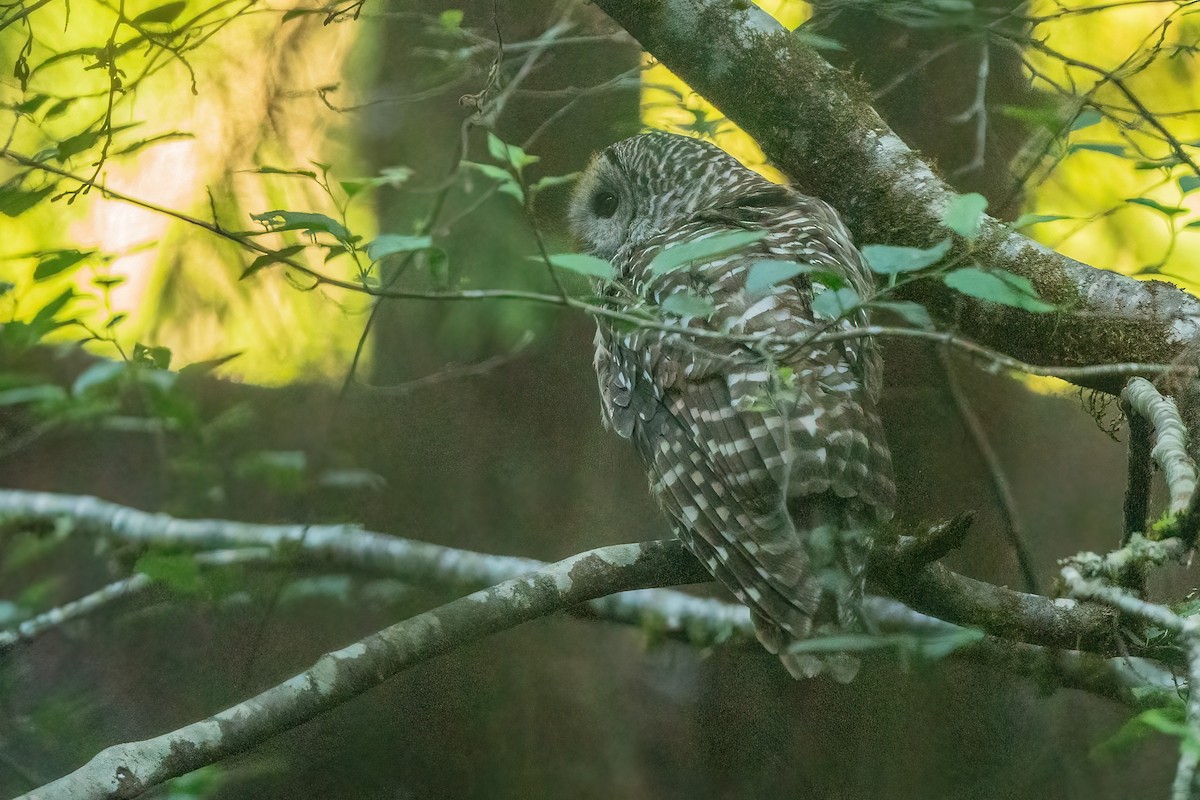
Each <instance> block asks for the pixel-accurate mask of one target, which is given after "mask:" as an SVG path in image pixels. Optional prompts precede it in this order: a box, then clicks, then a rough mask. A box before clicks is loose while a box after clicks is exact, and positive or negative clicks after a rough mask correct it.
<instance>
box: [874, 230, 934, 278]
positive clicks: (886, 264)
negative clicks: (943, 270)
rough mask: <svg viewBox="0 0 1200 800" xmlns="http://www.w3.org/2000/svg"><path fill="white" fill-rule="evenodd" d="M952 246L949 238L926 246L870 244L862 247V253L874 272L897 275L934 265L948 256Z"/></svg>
mask: <svg viewBox="0 0 1200 800" xmlns="http://www.w3.org/2000/svg"><path fill="white" fill-rule="evenodd" d="M950 246H951V245H950V240H949V239H943V240H942V241H940V242H938V243H937V244H935V245H934V246H933V247H926V248H920V247H898V246H894V245H888V244H869V245H867V246H866V247H864V248H863V249H862V254H863V258H864V259H866V262H867V266H868V267H870V268H871V271H872V272H875V273H878V274H880V275H896V274H900V273H905V272H916V271H918V270H922V269H925V268H926V267H931V266H933V265H934V264H936V263H938V262H939V261H941V260H942V259H943V258H945V257H946V254H947V253H949V252H950Z"/></svg>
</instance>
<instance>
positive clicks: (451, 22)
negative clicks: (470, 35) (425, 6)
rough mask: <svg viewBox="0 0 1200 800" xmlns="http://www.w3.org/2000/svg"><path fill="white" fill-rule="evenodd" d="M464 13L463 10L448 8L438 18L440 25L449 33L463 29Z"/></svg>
mask: <svg viewBox="0 0 1200 800" xmlns="http://www.w3.org/2000/svg"><path fill="white" fill-rule="evenodd" d="M462 21H463V12H462V9H461V8H448V9H446V10H445V11H443V12H442V13H441V14H440V15H439V16H438V24H439V25H441V26H442V27H443V28H445V29H446V30H448V31H456V30H458V29H459V28H460V27H462Z"/></svg>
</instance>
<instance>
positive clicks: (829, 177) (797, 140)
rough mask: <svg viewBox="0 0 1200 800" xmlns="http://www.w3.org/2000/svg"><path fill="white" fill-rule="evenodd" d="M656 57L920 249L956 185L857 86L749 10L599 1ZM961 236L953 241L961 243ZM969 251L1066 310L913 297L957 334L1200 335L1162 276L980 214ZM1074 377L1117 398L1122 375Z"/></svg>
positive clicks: (1045, 346)
mask: <svg viewBox="0 0 1200 800" xmlns="http://www.w3.org/2000/svg"><path fill="white" fill-rule="evenodd" d="M596 5H598V6H599V7H600V8H601V9H603V10H604V11H605V12H607V13H608V15H609V16H611V17H612V18H613V19H614V20H616V22H617V23H618V24H620V25H621V26H622V27H623V28H625V30H627V31H628V32H629V33H631V34H632V35H633V36H634V38H636V39H637V40H638V41H639V42H640V43H641V44H642V46H643V47H644V48H645V49H646V50H648V51H649V52H650V53H651V54H652V55H653V56H654V57H656V58H657V59H658V60H659V61H661V62H662V63H663V64H665V65H666V66H667V67H668V68H670V69H671V70H673V71H674V72H676V73H677V74H678V75H679V76H680V77H682V78H683V79H684V80H686V81H687V82H688V84H690V85H691V86H692V88H694V89H695V90H696V91H697V92H699V93H700V94H701V95H703V96H704V97H705V98H707V99H708V100H710V101H712V102H713V103H714V104H715V105H716V106H717V107H718V108H720V109H721V111H722V112H723V113H724V114H725V115H726V116H728V117H729V118H730V119H731V120H733V121H734V122H736V123H737V124H738V125H740V126H741V127H742V128H743V129H745V130H746V131H747V132H748V133H749V134H750V135H751V136H753V137H754V138H755V140H756V141H758V143H759V144H760V145H761V146H762V148H763V150H764V151H765V152H766V153H767V155H768V156H769V157H770V158H771V159H772V161H773V162H774V163H775V164H776V165H778V166H779V167H780V168H781V169H783V171H784V172H785V173H787V174H788V175H790V176H791V177H792V178H793V179H794V180H795V181H796V182H797V184H798V185H799V186H800V187H801V188H803V189H804V190H805V191H808V192H811V193H812V194H815V195H817V196H818V197H821V198H823V199H824V200H826V201H828V202H830V203H831V204H832V205H833V206H834V207H836V208H837V209H838V210H839V211H840V212H841V213H842V215H843V216H844V217H845V219H846V221H847V223H848V224H849V226H850V228H851V230H852V231H853V232H854V234H855V236H856V238H857V240H858V241H859V242H860V243H864V244H870V243H885V244H893V245H908V246H913V247H929V246H932V245H933V244H935V243H936V242H938V241H940V240H942V239H943V238H945V237H946V235H947V231H946V228H945V227H944V226H943V225H942V223H941V220H942V217H943V213H944V211H945V210H946V208H947V206H948V204H949V203H950V200H951V199H952V197H953V192H952V190H951V189H950V187H949V186H947V185H946V183H945V182H944V181H943V180H942V179H941V178H940V177H938V176H937V175H936V174H935V173H934V171H933V170H932V168H931V167H930V166H929V165H928V164H927V163H926V162H925V161H923V160H922V159H921V158H920V157H918V156H917V155H916V154H915V153H914V152H913V151H912V150H910V149H909V148H908V146H907V145H905V144H904V142H902V141H901V140H900V138H899V137H898V136H896V134H895V133H893V132H892V130H891V129H890V128H888V126H887V125H886V124H885V123H884V122H883V120H882V119H881V118H880V117H879V115H878V114H877V113H876V112H875V110H874V109H873V108H872V107H871V106H870V104H869V102H868V100H867V96H868V95H867V92H866V91H865V90H864V89H863V88H862V87H861V86H860V85H859V84H858V83H857V82H855V81H854V80H852V79H850V78H849V77H848V76H847V75H845V74H844V73H842V72H840V71H838V70H836V69H834V68H833V67H832V66H830V64H829V63H828V62H826V61H825V60H824V59H823V58H821V56H820V55H818V54H817V52H816V51H815V50H813V49H812V48H811V47H808V46H807V45H805V44H804V42H803V40H802V39H801V38H799V37H793V36H791V35H790V34H789V33H788V31H787V30H785V29H784V28H782V27H781V26H780V25H779V24H778V23H777V22H775V20H773V19H772V18H771V17H770V16H768V15H767V14H766V13H765V12H763V11H761V10H760V9H759V8H757V7H756V6H754V5H752V4H749V3H745V4H738V3H728V2H725V0H596ZM960 244H961V243H960ZM973 255H974V257H975V258H976V259H977V260H979V261H981V262H982V263H985V264H987V265H989V266H992V267H1001V268H1004V269H1006V270H1009V271H1011V272H1014V273H1016V274H1018V275H1022V276H1024V277H1026V278H1028V279H1029V280H1030V281H1032V283H1033V285H1034V286H1035V287H1036V288H1037V290H1038V292H1039V294H1040V295H1041V296H1042V297H1043V298H1045V299H1046V300H1047V301H1048V302H1051V303H1053V304H1054V305H1056V306H1058V307H1059V308H1061V309H1066V311H1064V312H1063V313H1053V314H1032V313H1029V312H1026V311H1022V310H1019V309H1015V308H1006V307H999V306H996V305H995V304H991V303H987V302H983V301H980V300H976V299H973V298H967V297H962V296H957V295H954V294H952V293H951V292H949V290H946V289H944V287H940V286H938V285H937V284H936V283H935V282H933V281H924V282H921V283H919V284H914V285H913V287H912V289H911V291H912V293H913V294H912V296H913V297H914V298H915V299H918V300H921V301H922V302H923V303H925V304H926V305H927V306H928V307H929V308H930V309H931V311H933V312H934V313H935V314H936V315H938V316H939V317H941V318H942V319H943V320H944V321H946V322H947V323H953V324H954V325H955V326H956V327H957V328H958V329H959V330H960V331H961V332H962V333H963V334H965V335H966V336H968V337H970V338H972V339H975V340H977V341H979V342H981V343H983V344H986V345H988V346H991V347H994V348H996V349H998V350H1001V351H1003V352H1005V353H1008V354H1009V355H1011V356H1014V357H1016V358H1019V359H1021V360H1024V361H1030V362H1035V363H1041V364H1048V365H1058V366H1081V365H1087V364H1098V363H1116V362H1140V363H1170V362H1172V361H1174V360H1176V358H1177V357H1178V356H1180V354H1181V352H1182V351H1183V350H1184V348H1185V347H1186V346H1187V345H1189V344H1190V343H1192V342H1194V341H1196V340H1197V339H1198V338H1200V301H1198V300H1197V299H1196V298H1194V297H1192V296H1191V295H1189V294H1187V293H1185V292H1182V291H1180V290H1178V289H1175V288H1174V287H1171V286H1169V285H1168V284H1165V283H1161V282H1157V281H1137V280H1133V279H1132V278H1128V277H1125V276H1122V275H1119V274H1116V273H1114V272H1108V271H1106V270H1100V269H1094V268H1093V267H1090V266H1088V265H1086V264H1083V263H1080V262H1078V261H1074V260H1072V259H1070V258H1067V257H1065V256H1063V255H1060V254H1058V253H1055V252H1053V251H1052V250H1050V249H1048V248H1046V247H1043V246H1042V245H1040V244H1038V243H1036V242H1034V241H1032V240H1031V239H1028V238H1026V237H1024V236H1022V235H1020V234H1018V233H1015V232H1013V231H1011V230H1009V229H1008V228H1006V227H1005V226H1003V225H1002V224H1000V223H999V222H997V221H995V220H992V219H990V218H988V219H985V220H984V223H983V226H982V228H981V231H980V234H979V238H978V239H977V242H976V245H975V250H974V253H973ZM1071 380H1073V381H1074V382H1076V383H1079V384H1081V385H1086V386H1092V387H1095V388H1101V389H1104V390H1106V391H1109V392H1112V393H1116V392H1118V391H1120V389H1121V387H1122V385H1123V384H1124V381H1122V380H1116V379H1113V378H1111V377H1105V376H1097V377H1087V378H1072V379H1071Z"/></svg>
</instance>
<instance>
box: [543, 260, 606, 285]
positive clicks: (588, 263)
mask: <svg viewBox="0 0 1200 800" xmlns="http://www.w3.org/2000/svg"><path fill="white" fill-rule="evenodd" d="M530 260H532V261H538V262H541V261H542V259H541V258H539V257H537V256H530ZM549 260H550V265H551V266H553V267H554V268H555V269H565V270H567V271H568V272H574V273H575V274H576V275H583V276H584V277H587V278H599V279H600V280H603V281H611V280H612V279H613V268H612V264H610V263H609V262H607V261H605V260H604V259H603V258H596V257H595V256H589V255H586V254H584V253H555V254H554V255H551V256H550V257H549Z"/></svg>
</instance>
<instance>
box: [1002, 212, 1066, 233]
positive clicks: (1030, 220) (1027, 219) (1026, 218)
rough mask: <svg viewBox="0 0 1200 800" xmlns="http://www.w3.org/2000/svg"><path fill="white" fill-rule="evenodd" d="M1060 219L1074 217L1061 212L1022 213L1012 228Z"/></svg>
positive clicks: (1017, 228)
mask: <svg viewBox="0 0 1200 800" xmlns="http://www.w3.org/2000/svg"><path fill="white" fill-rule="evenodd" d="M1061 219H1074V217H1069V216H1065V215H1063V214H1022V215H1021V216H1019V217H1017V219H1016V221H1015V222H1013V224H1012V227H1013V230H1018V231H1019V230H1021V229H1022V228H1028V227H1030V226H1032V225H1041V224H1042V223H1043V222H1058V221H1059V220H1061Z"/></svg>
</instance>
